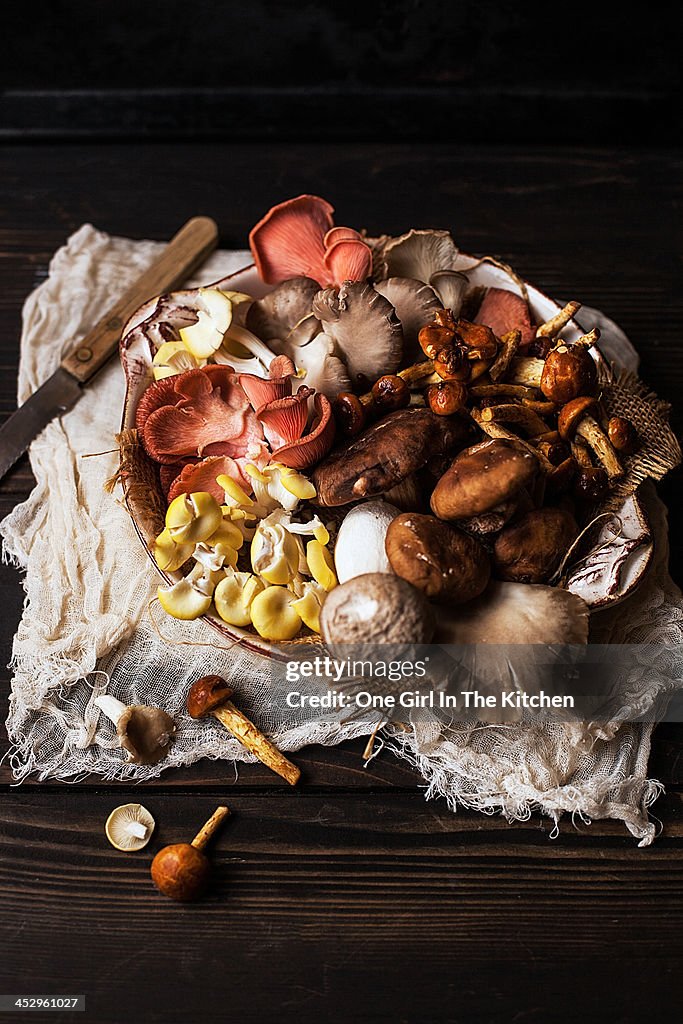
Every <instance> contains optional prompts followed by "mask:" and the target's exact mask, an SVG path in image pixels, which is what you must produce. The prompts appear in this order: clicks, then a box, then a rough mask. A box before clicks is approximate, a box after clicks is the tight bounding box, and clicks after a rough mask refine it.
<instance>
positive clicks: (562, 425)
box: [557, 395, 624, 480]
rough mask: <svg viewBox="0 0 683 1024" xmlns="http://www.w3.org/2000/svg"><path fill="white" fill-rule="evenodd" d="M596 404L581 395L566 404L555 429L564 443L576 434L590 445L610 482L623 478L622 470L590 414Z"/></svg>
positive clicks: (596, 407)
mask: <svg viewBox="0 0 683 1024" xmlns="http://www.w3.org/2000/svg"><path fill="white" fill-rule="evenodd" d="M597 409H598V403H597V400H596V399H595V398H592V397H591V396H590V395H581V396H579V397H578V398H574V399H573V400H572V401H571V402H567V404H566V405H564V406H563V407H562V409H561V410H560V413H559V415H558V417H557V429H558V432H559V435H560V437H561V438H562V439H563V440H564V441H571V440H572V439H573V438H574V437H575V435H576V434H578V435H579V436H580V437H582V438H583V440H584V441H585V442H586V443H587V444H588V445H590V447H591V448H592V450H593V451H594V452H595V455H596V457H597V459H598V460H599V462H600V463H601V464H602V466H603V467H604V469H605V472H606V473H607V476H608V477H609V479H610V480H614V479H616V478H617V477H620V476H623V473H624V470H623V469H622V466H621V463H620V462H619V459H618V458H617V453H616V452H615V450H614V448H613V447H612V445H611V443H610V440H609V438H608V437H607V435H606V434H604V433H603V432H602V430H601V429H600V427H599V426H598V424H597V422H596V420H595V419H594V418H593V416H592V415H591V413H594V412H596V411H597Z"/></svg>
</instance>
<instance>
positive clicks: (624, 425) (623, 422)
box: [607, 416, 638, 455]
mask: <svg viewBox="0 0 683 1024" xmlns="http://www.w3.org/2000/svg"><path fill="white" fill-rule="evenodd" d="M607 436H608V438H609V439H610V442H611V443H612V446H613V447H614V448H616V450H617V451H618V452H623V453H624V455H632V454H633V452H635V451H636V449H637V448H638V434H637V432H636V428H635V427H634V426H633V424H632V423H631V421H630V420H627V419H626V417H625V416H610V418H609V420H608V421H607Z"/></svg>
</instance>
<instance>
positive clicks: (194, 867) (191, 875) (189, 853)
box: [150, 807, 230, 903]
mask: <svg viewBox="0 0 683 1024" xmlns="http://www.w3.org/2000/svg"><path fill="white" fill-rule="evenodd" d="M229 814H230V811H229V809H228V808H227V807H217V808H216V810H215V811H214V812H213V814H212V815H211V817H210V818H209V820H208V821H207V822H206V823H205V824H204V825H203V826H202V827H201V829H200V830H199V832H198V833H197V835H196V836H195V837H194V839H193V840H192V842H191V843H174V844H173V845H171V846H164V847H163V849H161V850H159V852H158V853H157V855H156V857H155V858H154V860H153V861H152V865H151V867H150V874H151V875H152V881H153V882H154V884H155V885H156V887H157V889H158V890H159V892H161V893H163V895H164V896H169V897H170V898H171V899H172V900H178V901H179V902H181V903H191V902H192V901H193V900H196V899H198V898H199V897H200V896H201V895H202V893H203V892H204V891H205V889H206V887H207V885H208V882H209V877H210V875H211V864H210V862H209V859H208V857H207V856H206V854H205V853H204V847H205V846H206V844H207V843H208V841H209V839H211V837H212V836H213V834H214V833H215V831H216V830H217V829H218V827H219V826H220V825H221V824H222V823H223V821H224V820H225V819H226V818H227V816H228V815H229Z"/></svg>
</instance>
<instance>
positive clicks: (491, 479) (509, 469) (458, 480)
mask: <svg viewBox="0 0 683 1024" xmlns="http://www.w3.org/2000/svg"><path fill="white" fill-rule="evenodd" d="M537 468H538V463H537V461H536V459H535V458H534V456H533V455H532V454H531V452H529V451H527V450H526V449H524V448H522V446H521V445H516V444H515V443H514V442H513V441H504V440H498V439H495V440H491V441H483V442H482V443H481V444H476V445H473V446H472V447H471V448H466V449H465V450H464V451H462V452H460V454H459V455H457V456H456V457H455V459H454V461H453V462H452V463H451V466H450V469H448V470H446V472H445V473H444V475H443V476H442V477H441V479H440V480H439V481H438V482H437V485H436V487H435V488H434V491H433V493H432V500H431V506H432V512H433V513H434V515H436V516H438V517H439V519H468V518H469V517H470V516H479V515H481V514H482V513H484V512H490V511H491V510H492V509H494V508H496V507H497V506H498V505H501V504H503V503H504V502H506V501H508V499H510V498H512V497H513V496H514V495H515V494H517V493H518V492H519V491H520V490H521V489H522V488H523V487H526V486H527V485H528V484H530V483H531V481H532V480H533V478H534V476H535V475H536V471H537Z"/></svg>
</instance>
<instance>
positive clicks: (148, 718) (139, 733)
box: [116, 704, 177, 764]
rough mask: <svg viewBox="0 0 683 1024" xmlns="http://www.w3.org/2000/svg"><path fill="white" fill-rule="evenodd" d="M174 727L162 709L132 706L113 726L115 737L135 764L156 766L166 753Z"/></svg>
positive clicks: (141, 705)
mask: <svg viewBox="0 0 683 1024" xmlns="http://www.w3.org/2000/svg"><path fill="white" fill-rule="evenodd" d="M176 729H177V726H176V724H175V722H174V721H173V719H172V718H171V716H170V715H168V714H166V712H165V711H162V709H161V708H149V707H146V706H145V705H144V704H133V705H132V706H131V707H128V708H126V710H125V711H124V712H123V714H122V715H121V717H120V718H119V720H118V722H117V723H116V735H117V736H118V738H119V743H120V744H121V747H122V748H123V749H124V750H126V751H127V752H128V758H129V760H130V761H132V762H134V763H135V764H156V763H157V761H161V760H162V759H163V758H164V757H166V755H167V754H168V748H169V744H170V742H171V737H172V736H173V735H174V733H175V731H176Z"/></svg>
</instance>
